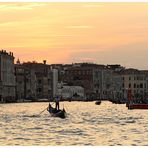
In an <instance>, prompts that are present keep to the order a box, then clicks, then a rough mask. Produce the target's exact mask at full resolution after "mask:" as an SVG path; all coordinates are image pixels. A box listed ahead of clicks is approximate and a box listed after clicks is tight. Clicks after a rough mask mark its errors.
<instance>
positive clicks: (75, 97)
mask: <svg viewBox="0 0 148 148" xmlns="http://www.w3.org/2000/svg"><path fill="white" fill-rule="evenodd" d="M57 92H58V93H57V94H58V96H60V97H61V100H63V101H84V100H85V93H84V88H83V87H81V86H68V85H62V87H58V90H57Z"/></svg>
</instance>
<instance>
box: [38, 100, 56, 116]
mask: <svg viewBox="0 0 148 148" xmlns="http://www.w3.org/2000/svg"><path fill="white" fill-rule="evenodd" d="M53 104H54V102H53V103H52V104H51V105H53ZM46 109H48V107H46V108H45V109H44V110H43V111H41V112H40V114H42V113H43V112H44V111H45V110H46ZM40 114H39V115H40Z"/></svg>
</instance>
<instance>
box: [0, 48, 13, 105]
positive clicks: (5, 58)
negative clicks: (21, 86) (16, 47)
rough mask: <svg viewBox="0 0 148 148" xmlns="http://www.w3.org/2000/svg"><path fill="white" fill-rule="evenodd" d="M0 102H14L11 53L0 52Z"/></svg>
mask: <svg viewBox="0 0 148 148" xmlns="http://www.w3.org/2000/svg"><path fill="white" fill-rule="evenodd" d="M0 101H1V102H14V101H15V76H14V56H13V53H12V52H10V53H8V52H6V50H1V51H0Z"/></svg>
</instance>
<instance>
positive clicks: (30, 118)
mask: <svg viewBox="0 0 148 148" xmlns="http://www.w3.org/2000/svg"><path fill="white" fill-rule="evenodd" d="M63 104H64V107H65V109H66V111H67V112H68V117H67V118H66V119H60V118H54V117H50V114H49V113H48V112H47V111H45V112H43V113H42V114H41V115H39V113H40V112H41V111H42V110H44V109H45V108H46V107H47V105H48V103H19V104H0V128H1V129H0V145H23V146H32V145H40V146H44V145H46V146H48V145H49V146H53V145H58V146H60V145H64V146H67V145H77V146H78V145H84V146H85V145H90V146H104V145H107V146H111V145H115V146H117V145H128V146H131V145H133V146H135V145H140V146H143V145H148V110H128V109H127V108H126V107H125V104H122V105H121V104H120V105H116V104H112V103H110V102H107V101H104V102H103V103H101V105H95V102H62V103H61V107H63Z"/></svg>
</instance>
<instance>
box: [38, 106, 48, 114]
mask: <svg viewBox="0 0 148 148" xmlns="http://www.w3.org/2000/svg"><path fill="white" fill-rule="evenodd" d="M47 108H48V107H46V108H45V109H44V110H43V111H41V112H40V114H42V113H43V112H44V111H45V110H46V109H47ZM40 114H39V115H40Z"/></svg>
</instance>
